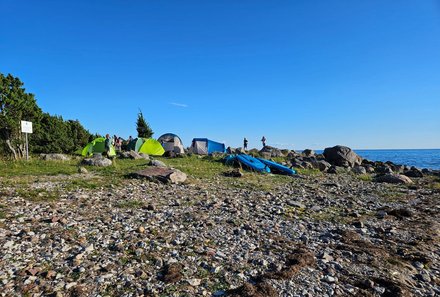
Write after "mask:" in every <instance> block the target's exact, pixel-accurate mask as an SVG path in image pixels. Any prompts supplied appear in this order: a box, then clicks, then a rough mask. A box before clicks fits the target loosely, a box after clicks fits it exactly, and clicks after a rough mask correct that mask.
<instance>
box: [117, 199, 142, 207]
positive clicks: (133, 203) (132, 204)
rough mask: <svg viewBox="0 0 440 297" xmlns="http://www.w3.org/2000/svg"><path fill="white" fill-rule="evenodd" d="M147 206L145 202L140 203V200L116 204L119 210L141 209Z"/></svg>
mask: <svg viewBox="0 0 440 297" xmlns="http://www.w3.org/2000/svg"><path fill="white" fill-rule="evenodd" d="M143 206H145V203H144V202H143V201H139V200H134V199H133V200H125V201H120V202H118V204H116V207H119V208H141V207H143Z"/></svg>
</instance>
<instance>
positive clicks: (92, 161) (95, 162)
mask: <svg viewBox="0 0 440 297" xmlns="http://www.w3.org/2000/svg"><path fill="white" fill-rule="evenodd" d="M81 164H82V165H88V166H96V167H108V166H111V165H112V164H113V163H112V160H110V159H107V158H104V157H93V158H86V159H84V160H82V162H81Z"/></svg>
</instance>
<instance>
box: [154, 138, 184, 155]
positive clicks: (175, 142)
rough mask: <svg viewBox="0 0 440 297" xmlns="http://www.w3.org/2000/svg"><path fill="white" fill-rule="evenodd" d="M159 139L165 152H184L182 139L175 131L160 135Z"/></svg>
mask: <svg viewBox="0 0 440 297" xmlns="http://www.w3.org/2000/svg"><path fill="white" fill-rule="evenodd" d="M157 141H159V142H160V144H161V145H162V147H163V148H164V150H165V152H174V153H176V154H184V153H185V149H184V147H183V143H182V140H181V139H180V137H179V136H177V135H176V134H173V133H165V134H163V135H162V136H160V137H159V138H158V139H157Z"/></svg>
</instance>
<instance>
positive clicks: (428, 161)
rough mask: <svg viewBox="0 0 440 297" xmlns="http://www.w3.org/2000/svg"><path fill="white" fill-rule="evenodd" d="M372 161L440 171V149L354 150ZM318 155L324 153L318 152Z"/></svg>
mask: <svg viewBox="0 0 440 297" xmlns="http://www.w3.org/2000/svg"><path fill="white" fill-rule="evenodd" d="M354 151H355V152H356V153H357V154H358V155H359V156H361V157H362V158H364V159H368V160H370V161H383V162H386V161H391V162H393V163H394V164H399V165H409V166H415V167H417V168H421V169H422V168H428V169H435V170H440V149H397V150H396V149H386V150H354ZM316 152H317V153H322V151H320V150H317V151H316Z"/></svg>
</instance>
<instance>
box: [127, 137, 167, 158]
mask: <svg viewBox="0 0 440 297" xmlns="http://www.w3.org/2000/svg"><path fill="white" fill-rule="evenodd" d="M127 147H128V149H129V150H131V151H135V152H138V153H144V154H147V155H151V156H162V155H163V154H164V153H165V150H164V149H163V147H162V145H161V144H160V142H159V141H157V140H156V139H153V138H141V137H139V138H135V139H133V140H132V141H130V143H129V144H128V146H127Z"/></svg>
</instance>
